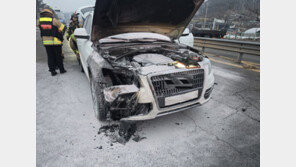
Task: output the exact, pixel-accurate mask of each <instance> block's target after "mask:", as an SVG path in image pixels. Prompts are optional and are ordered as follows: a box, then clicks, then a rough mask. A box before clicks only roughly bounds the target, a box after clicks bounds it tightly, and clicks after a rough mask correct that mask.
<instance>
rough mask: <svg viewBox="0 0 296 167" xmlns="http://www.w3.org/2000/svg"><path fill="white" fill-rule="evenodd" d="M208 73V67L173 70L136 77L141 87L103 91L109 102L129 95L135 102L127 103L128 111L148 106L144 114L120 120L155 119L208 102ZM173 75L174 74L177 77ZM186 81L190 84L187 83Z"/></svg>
mask: <svg viewBox="0 0 296 167" xmlns="http://www.w3.org/2000/svg"><path fill="white" fill-rule="evenodd" d="M183 73H184V74H183ZM208 73H209V71H208V68H201V69H198V70H197V69H192V70H188V69H184V70H181V69H180V70H178V71H177V72H176V70H173V71H165V72H161V73H159V72H158V73H157V74H148V75H139V82H140V83H141V87H140V88H137V87H136V86H135V85H120V86H114V87H110V88H106V89H105V90H104V94H105V99H106V101H108V102H111V103H112V102H114V101H115V100H116V99H117V98H118V97H120V96H124V95H127V94H128V95H129V99H128V100H130V98H132V97H134V99H133V100H130V102H129V104H127V105H128V106H127V108H126V109H127V110H137V109H139V108H137V107H136V106H138V105H142V106H147V107H146V109H143V108H142V109H141V110H143V111H145V112H141V111H140V112H134V113H137V114H134V115H129V116H126V117H122V118H120V120H121V121H140V120H149V119H154V118H156V117H160V116H163V115H167V114H171V113H176V112H179V111H183V110H187V109H190V108H193V107H197V106H200V105H202V104H204V103H206V102H208V101H209V99H210V94H211V92H212V89H213V85H214V76H213V73H212V72H211V73H210V74H209V75H208ZM172 74H176V76H174V75H172ZM185 74H188V75H185ZM168 78H169V79H168ZM186 79H187V80H189V81H186ZM182 80H183V81H182ZM158 81H160V82H158ZM180 81H182V83H181V82H180ZM164 82H166V83H164ZM179 82H180V83H179ZM189 82H192V83H189ZM163 84H165V85H166V86H167V88H166V89H164V87H163V86H164V85H163ZM174 87H178V90H180V89H182V91H175V89H173V88H174ZM148 106H149V109H148Z"/></svg>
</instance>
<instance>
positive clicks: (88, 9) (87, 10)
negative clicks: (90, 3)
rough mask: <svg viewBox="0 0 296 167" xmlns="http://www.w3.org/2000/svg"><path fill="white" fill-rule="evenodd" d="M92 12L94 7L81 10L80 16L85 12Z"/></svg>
mask: <svg viewBox="0 0 296 167" xmlns="http://www.w3.org/2000/svg"><path fill="white" fill-rule="evenodd" d="M93 10H94V7H88V8H84V9H81V12H82V14H85V13H86V12H90V11H93Z"/></svg>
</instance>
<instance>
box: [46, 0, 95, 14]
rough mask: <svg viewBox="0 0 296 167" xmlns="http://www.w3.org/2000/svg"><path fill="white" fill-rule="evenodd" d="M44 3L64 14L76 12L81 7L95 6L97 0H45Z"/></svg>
mask: <svg viewBox="0 0 296 167" xmlns="http://www.w3.org/2000/svg"><path fill="white" fill-rule="evenodd" d="M43 2H44V3H46V4H48V5H50V6H51V7H53V8H54V9H56V8H57V9H60V10H61V11H62V12H74V11H75V10H76V9H77V8H79V7H81V6H89V5H95V2H96V0H43Z"/></svg>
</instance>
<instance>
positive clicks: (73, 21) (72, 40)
mask: <svg viewBox="0 0 296 167" xmlns="http://www.w3.org/2000/svg"><path fill="white" fill-rule="evenodd" d="M80 27H82V26H81V25H80V24H79V22H78V15H77V14H76V13H74V14H72V16H71V22H70V25H69V28H68V30H67V34H66V37H67V40H68V41H69V43H70V47H71V49H72V50H73V52H74V53H75V54H76V57H77V60H78V62H79V63H80V57H79V51H78V47H77V43H76V38H75V36H74V31H75V29H76V28H80Z"/></svg>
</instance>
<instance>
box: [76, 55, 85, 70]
mask: <svg viewBox="0 0 296 167" xmlns="http://www.w3.org/2000/svg"><path fill="white" fill-rule="evenodd" d="M76 58H77V62H78V64H79V67H80V69H81V72H83V73H84V70H83V67H82V64H81V60H80V55H79V54H78V55H76Z"/></svg>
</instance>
